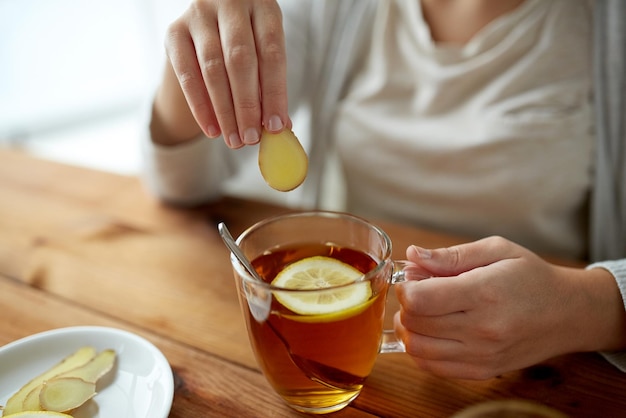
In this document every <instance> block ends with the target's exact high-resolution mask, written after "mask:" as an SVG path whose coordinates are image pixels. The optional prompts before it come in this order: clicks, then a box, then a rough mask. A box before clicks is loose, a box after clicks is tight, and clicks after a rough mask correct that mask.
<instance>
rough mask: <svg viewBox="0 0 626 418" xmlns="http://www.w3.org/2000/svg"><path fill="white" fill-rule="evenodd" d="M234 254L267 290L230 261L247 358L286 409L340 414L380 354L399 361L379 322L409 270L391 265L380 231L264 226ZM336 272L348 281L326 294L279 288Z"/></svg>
mask: <svg viewBox="0 0 626 418" xmlns="http://www.w3.org/2000/svg"><path fill="white" fill-rule="evenodd" d="M237 244H238V245H239V247H240V248H241V250H242V251H243V253H244V255H245V256H246V258H248V259H249V260H251V261H252V264H253V266H254V268H255V270H256V271H257V272H258V273H259V275H260V276H261V277H262V278H263V280H264V281H263V282H260V281H259V280H258V279H255V278H253V277H251V276H250V274H248V273H247V271H246V269H245V268H244V266H242V265H241V264H240V262H239V261H238V260H237V259H236V258H235V256H233V255H231V263H232V265H233V270H234V273H235V279H236V282H237V289H238V295H239V301H240V305H241V308H242V310H243V314H244V317H245V320H246V325H247V329H248V335H249V337H250V342H251V345H252V348H253V351H254V353H255V356H256V359H257V362H258V363H259V366H260V367H261V369H262V371H263V373H264V375H265V377H266V378H267V380H268V381H269V383H270V384H271V385H272V387H273V388H274V390H275V391H276V392H277V393H278V395H280V396H281V397H282V398H283V399H284V400H285V401H286V402H287V404H288V405H290V406H291V407H292V408H294V409H296V410H298V411H300V412H306V413H315V414H323V413H330V412H334V411H337V410H340V409H342V408H344V407H345V406H347V405H348V404H349V403H350V402H351V401H352V400H354V399H355V398H356V397H357V396H358V395H359V393H360V392H361V389H362V387H363V383H364V381H365V379H366V378H367V376H368V375H369V374H370V372H371V370H372V368H373V367H374V363H375V361H376V358H377V355H378V354H379V353H388V352H404V345H403V344H402V342H401V341H400V340H399V339H397V338H396V336H395V333H394V331H393V330H385V329H383V328H384V326H383V322H384V312H385V305H386V299H387V291H388V289H389V286H390V285H391V284H394V283H398V282H402V281H404V280H405V270H404V268H405V267H407V265H406V262H403V261H394V260H392V258H391V249H392V248H391V240H390V238H389V237H388V236H387V234H386V233H385V232H384V231H383V230H382V229H380V228H378V227H377V226H375V225H373V224H372V223H370V222H368V221H366V220H364V219H362V218H359V217H356V216H353V215H349V214H346V213H336V212H323V211H316V212H304V213H296V214H288V215H281V216H277V217H273V218H269V219H266V220H263V221H261V222H259V223H257V224H255V225H253V226H251V227H250V228H248V229H247V230H246V231H244V232H243V233H242V234H241V235H240V236H239V237H238V238H237ZM320 256H321V257H320ZM328 258H331V259H333V260H338V261H333V260H330V262H329V260H328ZM337 265H339V266H344V268H345V265H348V266H350V267H347V268H348V270H349V271H348V273H350V272H352V274H353V276H350V277H352V278H353V279H351V280H349V282H347V283H341V284H338V285H336V286H331V287H323V288H306V287H307V286H305V288H302V286H295V287H298V288H294V286H291V285H289V286H287V285H282V282H283V281H284V280H282V279H281V278H282V277H285V276H287V277H288V278H289V279H293V277H297V275H298V274H301V273H302V271H304V272H305V273H311V271H313V272H315V271H319V270H320V269H321V270H324V269H326V270H325V271H326V273H328V271H331V275H332V274H333V273H332V272H333V271H335V270H334V269H335V268H336V266H337ZM290 266H291V267H290ZM297 266H298V267H297ZM310 269H313V270H310ZM316 269H317V270H316ZM355 269H356V270H358V272H357V271H356V270H355ZM294 270H295V271H294ZM301 270H302V271H301ZM288 271H289V274H287V273H286V272H288ZM407 271H410V270H407ZM335 273H336V271H335ZM322 274H324V273H323V272H322ZM272 282H273V283H272ZM277 282H278V283H281V285H277ZM329 301H330V302H329Z"/></svg>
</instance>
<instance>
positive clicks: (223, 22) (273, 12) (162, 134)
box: [151, 0, 291, 148]
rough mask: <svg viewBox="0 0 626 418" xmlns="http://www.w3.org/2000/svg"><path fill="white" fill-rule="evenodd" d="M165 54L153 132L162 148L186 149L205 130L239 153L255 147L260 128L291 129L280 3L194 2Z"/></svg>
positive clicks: (172, 27)
mask: <svg viewBox="0 0 626 418" xmlns="http://www.w3.org/2000/svg"><path fill="white" fill-rule="evenodd" d="M165 48H166V52H167V57H168V66H167V67H166V71H165V75H164V79H163V82H162V85H161V87H160V89H159V91H158V92H157V97H156V99H155V106H154V112H153V116H154V119H156V120H155V121H154V123H153V124H152V126H151V128H152V131H153V137H154V138H155V140H156V141H157V142H161V143H170V144H171V143H178V142H183V141H184V140H188V139H190V138H191V137H193V136H194V134H198V133H199V131H200V130H202V131H203V132H204V133H205V134H206V135H207V136H209V137H211V138H214V137H217V136H219V135H220V134H222V135H223V137H224V141H225V142H226V144H227V145H228V146H229V147H231V148H239V147H242V146H243V145H245V144H255V143H257V142H258V141H259V138H260V135H261V130H262V127H263V126H265V128H266V129H268V130H269V131H271V132H280V131H281V130H282V129H283V128H284V126H289V127H290V126H291V121H290V119H289V116H288V113H287V86H286V53H285V45H284V34H283V27H282V15H281V11H280V8H279V6H278V4H277V3H276V1H274V0H237V1H220V0H196V1H194V2H192V4H191V5H190V7H189V8H188V9H187V10H186V11H185V13H184V14H183V15H182V16H181V17H180V18H178V19H177V20H176V21H174V22H173V23H172V24H171V25H170V27H169V29H168V32H167V36H166V41H165ZM181 106H182V109H181ZM194 120H195V122H196V123H197V125H196V124H190V122H193V121H194ZM190 125H191V126H190ZM155 131H156V132H155ZM155 133H156V135H154V134H155Z"/></svg>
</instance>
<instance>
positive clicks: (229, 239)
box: [217, 222, 263, 281]
mask: <svg viewBox="0 0 626 418" xmlns="http://www.w3.org/2000/svg"><path fill="white" fill-rule="evenodd" d="M217 229H218V231H219V232H220V236H221V237H222V240H223V241H224V244H226V246H227V247H228V249H229V250H230V251H231V252H232V253H233V254H234V255H235V257H236V258H237V260H239V262H240V263H241V265H242V266H243V267H244V268H245V269H246V271H247V272H248V273H249V274H250V275H251V276H252V277H253V278H254V279H256V280H259V281H263V279H262V278H261V276H259V273H257V272H256V270H255V269H254V267H252V263H250V260H248V259H247V258H246V256H245V255H244V254H243V252H242V251H241V249H240V248H239V246H238V245H237V243H236V242H235V239H234V238H233V236H232V235H231V234H230V231H229V230H228V228H227V227H226V224H225V223H224V222H220V223H219V224H218V225H217Z"/></svg>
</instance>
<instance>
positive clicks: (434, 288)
mask: <svg viewBox="0 0 626 418" xmlns="http://www.w3.org/2000/svg"><path fill="white" fill-rule="evenodd" d="M473 290H474V285H473V281H472V280H466V279H465V278H463V277H462V276H461V277H434V278H431V279H426V280H420V281H408V282H405V283H401V284H398V285H396V295H397V297H398V301H399V302H400V305H401V306H402V308H403V310H406V312H407V313H410V314H412V315H416V316H437V315H446V314H449V313H454V312H461V311H465V310H468V309H471V308H472V307H473V306H474V304H475V301H474V299H475V298H474V296H473V293H474V291H473Z"/></svg>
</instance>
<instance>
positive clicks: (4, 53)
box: [0, 0, 188, 174]
mask: <svg viewBox="0 0 626 418" xmlns="http://www.w3.org/2000/svg"><path fill="white" fill-rule="evenodd" d="M187 3H188V0H107V1H85V0H0V146H4V147H14V148H20V149H23V150H26V151H28V152H31V153H33V154H35V155H39V156H43V157H45V158H50V159H54V160H59V161H63V162H69V163H72V164H77V165H83V166H89V167H94V168H99V169H104V170H109V171H113V172H118V173H121V174H135V173H137V172H138V170H139V168H138V167H139V150H138V143H139V141H138V136H139V132H140V129H141V125H142V124H143V123H144V122H143V121H142V112H141V110H142V106H145V103H146V101H147V100H148V99H149V98H150V95H151V92H152V91H153V89H154V86H155V84H156V82H157V80H158V78H159V76H160V74H161V68H162V63H163V57H164V55H163V38H164V34H165V30H166V28H167V25H168V24H169V23H170V22H171V21H172V20H173V19H175V18H176V17H178V16H179V15H180V14H181V13H182V12H183V10H184V9H185V6H186V4H187Z"/></svg>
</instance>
